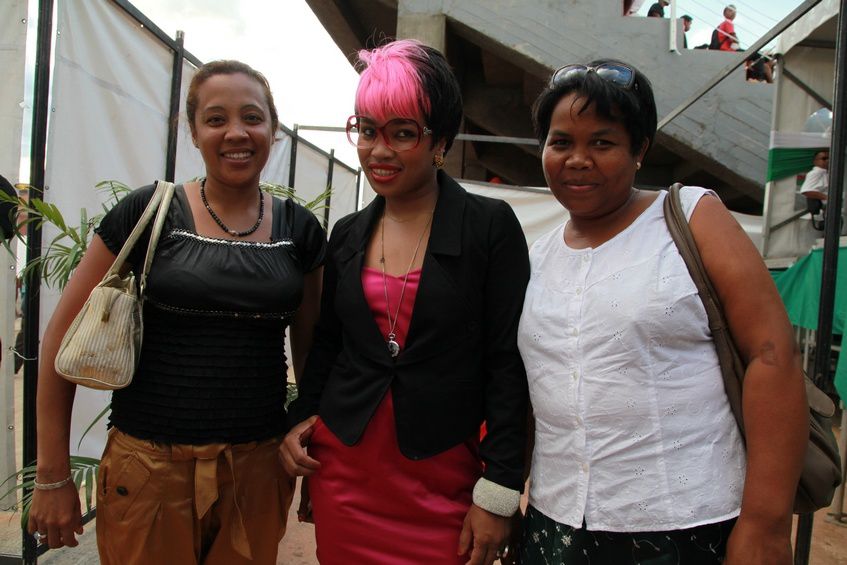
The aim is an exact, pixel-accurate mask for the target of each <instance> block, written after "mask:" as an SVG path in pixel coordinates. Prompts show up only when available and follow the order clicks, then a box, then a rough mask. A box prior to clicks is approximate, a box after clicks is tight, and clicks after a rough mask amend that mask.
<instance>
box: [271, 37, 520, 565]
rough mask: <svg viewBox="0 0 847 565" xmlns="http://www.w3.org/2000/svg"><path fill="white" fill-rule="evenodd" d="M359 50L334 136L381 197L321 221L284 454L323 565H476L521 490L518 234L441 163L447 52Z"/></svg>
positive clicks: (484, 559)
mask: <svg viewBox="0 0 847 565" xmlns="http://www.w3.org/2000/svg"><path fill="white" fill-rule="evenodd" d="M359 58H360V61H361V63H362V65H363V67H364V70H363V71H362V75H361V80H360V83H359V87H358V90H357V93H356V113H355V115H353V116H351V117H350V118H349V120H348V122H347V135H348V137H349V139H350V142H351V143H352V144H353V145H355V146H356V147H357V148H358V153H359V159H360V160H361V163H362V168H363V169H364V171H365V174H366V175H367V178H368V181H369V182H370V184H371V186H372V187H373V189H374V191H375V192H376V193H377V196H376V198H375V199H374V201H373V202H372V203H371V204H370V205H369V206H367V207H366V208H365V209H363V210H361V211H359V212H356V213H354V214H351V215H350V216H347V217H346V218H343V219H342V220H340V221H339V222H338V223H337V224H336V225H335V227H334V228H333V231H332V237H331V239H330V243H329V250H328V257H327V265H326V271H325V274H324V283H323V284H324V286H323V299H322V303H321V319H320V322H319V324H318V327H317V329H316V333H315V341H314V346H313V348H312V351H311V353H310V355H309V358H308V361H307V364H306V370H305V373H304V376H303V379H302V380H301V382H300V395H299V397H298V398H297V400H296V401H295V402H294V403H293V404H292V406H291V408H290V413H289V415H290V418H289V419H290V423H291V424H292V426H293V427H292V429H291V431H290V432H289V434H288V435H287V436H286V438H285V440H284V441H283V444H282V446H281V448H280V455H281V459H282V461H283V464H284V466H285V468H286V470H287V471H288V472H290V473H291V474H294V475H302V476H308V477H309V482H308V491H309V493H310V495H311V502H312V510H313V518H314V522H315V532H316V537H317V554H318V559H319V560H320V561H321V563H324V564H327V563H329V564H334V563H368V564H391V565H398V564H410V565H411V564H415V565H417V564H420V563H439V564H443V563H457V564H458V563H468V562H469V563H473V564H485V565H487V564H490V563H492V562H494V561H495V560H496V559H497V558H499V557H502V556H503V555H504V554H505V553H506V552H507V548H506V540H507V538H508V534H509V523H510V518H511V517H512V516H513V515H514V513H515V512H516V511H517V509H518V503H519V498H520V491H521V488H522V486H523V470H524V451H525V448H526V427H525V423H526V411H527V383H526V374H525V371H524V366H523V362H522V361H521V358H520V355H519V353H518V349H517V343H516V336H517V326H518V321H519V318H520V312H521V306H522V304H523V297H524V291H525V289H526V284H527V281H528V278H529V262H528V258H527V247H526V240H525V238H524V235H523V232H522V231H521V227H520V224H519V223H518V221H517V218H516V217H515V215H514V213H513V212H512V209H511V208H510V207H509V206H508V205H507V204H506V203H504V202H502V201H500V200H493V199H490V198H485V197H481V196H476V195H473V194H469V193H467V192H466V191H465V190H464V189H463V188H462V187H461V186H459V184H458V183H456V182H455V181H454V180H453V179H451V178H450V177H449V176H448V175H447V174H445V173H444V171H442V170H441V167H442V166H443V164H444V155H445V154H446V153H447V151H448V150H449V149H450V146H451V145H452V143H453V139H454V138H455V136H456V133H457V132H458V129H459V124H460V122H461V119H462V100H461V94H460V91H459V85H458V83H457V81H456V78H455V76H454V75H453V73H452V71H451V70H450V67H449V65H448V63H447V61H446V59H445V58H444V56H443V55H442V54H441V53H439V52H438V51H436V50H435V49H432V48H430V47H427V46H425V45H422V44H421V43H418V42H415V41H395V42H393V43H389V44H387V45H385V46H383V47H380V48H377V49H374V50H372V51H362V52H360V53H359ZM483 422H486V426H487V434H486V435H485V437H484V438H483V439H482V441H480V440H479V430H480V426H481V424H482V423H483Z"/></svg>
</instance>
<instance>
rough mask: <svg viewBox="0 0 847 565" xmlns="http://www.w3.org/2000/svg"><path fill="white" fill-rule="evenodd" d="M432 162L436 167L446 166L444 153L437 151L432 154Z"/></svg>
mask: <svg viewBox="0 0 847 565" xmlns="http://www.w3.org/2000/svg"><path fill="white" fill-rule="evenodd" d="M432 164H433V165H435V168H436V169H440V168H441V167H443V166H444V154H443V153H436V154H435V155H433V156H432Z"/></svg>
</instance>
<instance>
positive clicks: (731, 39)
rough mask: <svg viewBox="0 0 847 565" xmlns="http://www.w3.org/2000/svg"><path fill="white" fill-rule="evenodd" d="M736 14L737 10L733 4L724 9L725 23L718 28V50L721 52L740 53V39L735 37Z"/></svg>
mask: <svg viewBox="0 0 847 565" xmlns="http://www.w3.org/2000/svg"><path fill="white" fill-rule="evenodd" d="M735 14H736V9H735V6H733V5H732V4H730V5H729V6H727V7H726V8H724V9H723V17H724V21H722V22H721V23H720V25H718V27H717V34H718V37H717V39H718V41H719V46H718V49H720V50H721V51H738V37H737V36H736V35H735V25H734V24H733V23H732V20H734V19H735Z"/></svg>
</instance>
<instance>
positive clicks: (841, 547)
mask: <svg viewBox="0 0 847 565" xmlns="http://www.w3.org/2000/svg"><path fill="white" fill-rule="evenodd" d="M21 381H22V379H21V377H20V376H17V377H16V378H15V401H16V405H17V406H18V407H19V406H20V405H21V404H20V399H21V394H22V392H21V389H22V388H23V387H22V386H21V384H22V383H21ZM16 426H17V429H18V430H22V429H23V428H22V423H21V415H20V410H18V411H17V413H16ZM18 466H20V449H19V452H18ZM3 478H5V477H3ZM3 478H0V482H2V479H3ZM4 490H5V488H4ZM296 504H297V498H295V503H294V504H293V505H292V508H291V511H290V512H289V517H288V531H287V533H286V535H285V538H283V540H282V542H281V543H280V545H279V556H278V558H277V565H316V564H317V563H318V560H317V558H316V557H315V537H314V526H312V525H311V524H303V523H300V522H298V521H297V515H296V513H295V511H294V510H295V508H296ZM828 512H829V510H828V509H824V510H820V511H818V512H817V514H816V515H815V523H814V529H813V531H812V551H811V559H810V561H809V563H810V564H811V565H847V523H844V524H838V523H834V522H833V521H832V520H831V519H830V518H829V516H828V515H827V514H828ZM845 512H847V503H845ZM95 527H96V526H95V523H94V522H91V523H89V524H88V525H86V527H85V533H84V534H83V535H82V537H81V538H80V542H81V543H80V545H79V546H78V547H76V548H63V549H58V550H51V551H48V552H47V553H46V554H45V555H44V556H43V557H40V558H39V563H44V564H47V565H92V564H96V563H98V562H99V560H98V558H97V547H96V543H97V542H96V534H95ZM792 539H793V537H792ZM20 554H21V533H20V529H19V516H18V515H17V514H13V513H11V512H0V562H1V561H2V560H3V559H2V558H3V557H6V556H20ZM351 565H365V564H351Z"/></svg>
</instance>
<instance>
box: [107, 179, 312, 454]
mask: <svg viewBox="0 0 847 565" xmlns="http://www.w3.org/2000/svg"><path fill="white" fill-rule="evenodd" d="M153 191H154V187H153V186H148V187H144V188H141V189H138V190H135V191H133V192H132V193H130V194H129V195H127V196H126V197H125V198H124V199H123V200H121V202H119V203H118V204H117V205H116V206H115V207H114V208H113V209H112V210H111V211H110V212H109V213H108V214H106V216H105V217H104V218H103V220H102V221H101V223H100V225H99V226H98V228H97V229H96V230H95V231H96V233H97V234H98V235H99V236H100V237H101V238H102V239H103V241H104V243H105V244H106V246H107V247H108V248H109V249H110V250H111V251H112V252H113V253H115V254H117V253H118V252H119V251H120V249H121V246H122V245H123V242H124V241H126V238H127V237H128V236H129V233H130V231H132V228H133V227H134V226H135V224H136V222H137V221H138V218H139V217H140V216H141V213H142V212H143V210H144V208H145V207H146V206H147V203H148V202H149V201H150V198H151V197H152V195H153ZM149 231H150V228H148V231H147V233H145V234H144V236H143V237H142V238H141V239H140V240H139V242H138V244H136V246H135V248H134V249H133V251H132V253H131V254H130V259H129V260H130V263H131V264H132V265H133V266H136V265H137V266H138V267H139V268H140V266H141V263H142V262H143V260H144V254H145V253H146V250H147V242H148V240H149ZM325 247H326V235H325V233H324V231H323V229H322V228H321V226H320V224H319V223H318V221H317V219H316V218H315V217H314V215H312V213H311V212H309V211H308V210H306V209H305V208H303V207H302V206H300V205H298V204H295V203H294V202H292V201H291V200H280V199H278V198H274V199H273V226H272V230H271V241H269V242H266V243H264V242H263V243H259V242H247V241H232V240H225V239H217V238H213V237H206V236H200V235H198V234H197V233H196V232H195V229H194V220H193V217H192V215H191V208H190V207H189V204H188V200H187V198H186V195H185V191H184V189H183V187H182V186H181V185H178V186H177V187H176V190H175V192H174V199H173V201H172V203H171V206H170V209H169V210H168V216H167V219H166V220H165V225H164V228H163V230H162V235H161V237H160V239H159V244H158V246H157V248H156V255H155V258H154V260H153V264H152V266H151V268H150V273H149V275H148V277H147V289H146V294H145V302H144V336H143V342H142V347H141V356H140V361H139V365H138V369H137V370H136V373H135V376H134V378H133V381H132V384H130V386H128V387H127V388H125V389H121V390H117V391H115V392H114V393H113V395H112V411H111V416H110V425H114V426H117V427H118V428H119V429H120V430H121V431H123V432H126V433H128V434H130V435H132V436H135V437H137V438H141V439H149V440H152V441H157V442H162V443H184V444H195V445H199V444H207V443H244V442H249V441H256V440H262V439H266V438H270V437H273V436H275V435H279V434H281V433H283V432H284V431H285V409H284V402H285V396H286V372H287V366H286V359H285V352H284V339H285V330H286V328H287V327H288V325H289V323H290V322H291V320H292V317H293V315H294V313H295V312H296V310H297V308H298V307H299V306H300V301H301V299H302V295H303V275H304V274H305V273H308V272H310V271H312V270H314V269H316V268H318V267H319V266H321V265H322V264H323V260H324V253H325Z"/></svg>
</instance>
